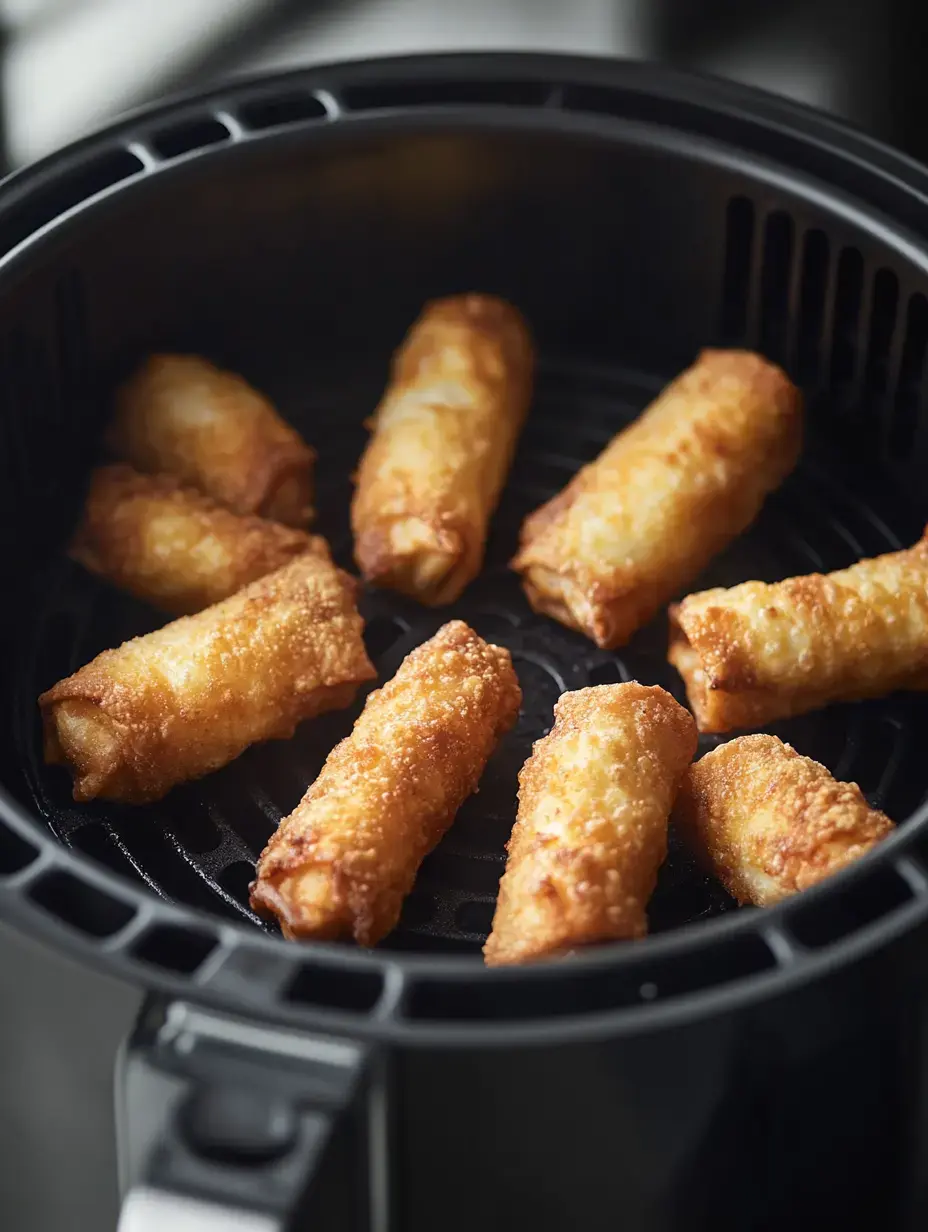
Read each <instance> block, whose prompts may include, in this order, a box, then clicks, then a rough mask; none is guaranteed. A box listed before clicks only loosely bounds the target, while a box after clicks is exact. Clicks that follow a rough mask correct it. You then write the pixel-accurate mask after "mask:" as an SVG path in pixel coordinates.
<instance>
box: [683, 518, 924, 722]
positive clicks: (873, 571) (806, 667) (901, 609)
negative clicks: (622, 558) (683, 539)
mask: <svg viewBox="0 0 928 1232" xmlns="http://www.w3.org/2000/svg"><path fill="white" fill-rule="evenodd" d="M667 658H668V660H669V661H670V662H671V663H672V664H673V665H674V667H676V669H677V671H678V672H679V673H680V675H681V676H682V677H683V680H684V683H685V684H686V691H687V697H688V699H689V703H690V707H691V708H692V710H693V713H694V714H695V715H696V721H697V723H698V724H699V728H700V731H705V732H727V731H733V730H735V729H737V728H743V727H762V726H764V725H765V724H767V723H770V722H772V721H773V720H774V719H780V718H786V717H788V716H790V715H795V714H802V713H804V712H806V711H808V710H816V709H818V708H819V707H821V706H825V705H828V704H829V703H831V702H837V701H856V700H859V699H862V698H867V697H879V696H882V695H884V694H886V693H891V692H894V691H896V690H898V689H911V690H923V689H925V688H928V538H925V537H923V538H922V539H921V540H920V541H919V542H918V543H917V544H915V546H914V547H911V548H907V549H905V550H904V551H901V552H889V553H887V554H886V555H884V556H877V557H874V558H873V559H871V560H861V561H858V562H857V564H856V565H852V566H851V567H850V568H849V569H842V570H840V571H838V572H836V573H830V574H820V573H812V574H808V575H807V576H804V577H794V578H787V579H786V580H785V581H782V582H775V583H773V584H771V585H768V584H767V583H765V582H743V583H742V584H741V585H740V586H733V587H732V588H731V589H729V590H724V589H714V590H704V591H702V592H700V593H698V594H693V595H688V596H687V597H686V598H685V599H684V600H683V601H682V602H681V603H679V604H676V605H675V606H673V607H671V609H670V647H669V650H668V654H667Z"/></svg>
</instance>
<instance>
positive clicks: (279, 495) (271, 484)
mask: <svg viewBox="0 0 928 1232" xmlns="http://www.w3.org/2000/svg"><path fill="white" fill-rule="evenodd" d="M106 444H107V446H108V448H109V449H110V450H111V451H112V452H113V454H114V455H115V456H116V457H117V458H120V459H122V460H123V461H125V462H131V463H132V465H133V466H134V467H136V468H137V469H138V470H140V471H149V472H151V473H158V472H164V473H166V474H170V475H176V476H177V477H178V478H179V479H182V480H183V481H184V482H185V483H189V484H193V486H194V487H197V488H200V490H201V491H203V492H205V493H206V494H207V496H211V497H212V498H213V499H214V500H217V501H219V502H220V504H222V505H226V506H227V507H228V508H229V509H231V510H233V511H234V512H235V513H256V514H260V516H261V517H265V518H272V519H273V520H274V521H275V522H284V523H286V524H287V525H288V526H306V525H308V523H309V522H310V520H311V519H312V516H313V508H312V468H313V463H314V461H315V457H316V455H315V452H314V451H313V450H312V449H310V447H309V446H308V445H307V444H306V442H305V441H304V440H303V439H302V438H301V437H300V435H299V433H298V432H296V430H295V429H294V428H291V427H290V425H289V424H287V423H285V422H284V420H283V419H281V417H280V415H278V413H277V411H276V410H275V409H274V407H273V406H272V405H271V404H270V402H269V401H268V400H267V398H265V397H264V396H263V395H262V394H259V393H258V392H257V390H255V389H252V387H251V386H250V385H249V384H248V382H247V381H245V380H243V378H242V377H240V376H236V375H235V374H234V373H232V372H224V371H222V370H221V369H219V368H216V367H214V366H213V364H211V363H209V362H208V361H207V360H205V359H200V358H199V357H198V356H196V355H152V356H151V358H150V359H148V361H147V362H146V363H144V364H143V365H142V367H141V368H140V369H139V370H138V372H136V373H135V375H134V376H133V377H132V378H131V379H130V380H129V381H128V382H127V383H126V384H125V385H124V386H123V387H122V389H120V391H119V393H118V395H117V399H116V414H115V416H114V418H113V421H112V423H111V424H110V426H109V430H108V432H107V435H106Z"/></svg>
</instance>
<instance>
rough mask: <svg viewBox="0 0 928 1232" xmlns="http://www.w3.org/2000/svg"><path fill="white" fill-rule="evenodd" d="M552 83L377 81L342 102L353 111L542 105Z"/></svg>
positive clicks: (350, 91) (346, 92)
mask: <svg viewBox="0 0 928 1232" xmlns="http://www.w3.org/2000/svg"><path fill="white" fill-rule="evenodd" d="M550 95H551V86H550V84H548V83H546V82H538V81H389V82H387V81H378V82H372V83H370V84H369V85H357V86H351V87H349V88H347V89H346V90H344V92H343V93H342V101H343V102H344V104H345V106H346V107H347V108H348V109H349V110H351V111H377V110H382V109H384V108H388V107H431V106H437V107H455V106H465V107H473V106H484V107H493V106H496V107H540V106H543V105H544V103H545V102H546V101H547V99H548V98H549V97H550Z"/></svg>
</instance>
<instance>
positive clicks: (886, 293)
mask: <svg viewBox="0 0 928 1232" xmlns="http://www.w3.org/2000/svg"><path fill="white" fill-rule="evenodd" d="M898 306H899V280H898V279H897V277H896V275H895V274H894V273H893V272H892V271H891V270H888V269H881V270H877V274H876V278H874V280H873V297H872V300H871V308H870V328H869V337H868V342H867V362H866V365H865V367H864V387H865V389H866V391H867V393H868V394H871V395H875V396H876V397H877V398H879V397H881V396H882V395H883V394H885V392H886V389H887V385H888V374H889V354H890V349H891V347H892V342H893V334H894V332H895V328H896V313H897V310H898Z"/></svg>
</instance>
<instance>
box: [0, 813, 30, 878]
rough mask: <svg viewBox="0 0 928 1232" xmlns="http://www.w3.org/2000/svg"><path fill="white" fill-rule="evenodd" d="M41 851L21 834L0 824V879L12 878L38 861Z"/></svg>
mask: <svg viewBox="0 0 928 1232" xmlns="http://www.w3.org/2000/svg"><path fill="white" fill-rule="evenodd" d="M38 855H39V850H38V848H37V847H33V845H32V843H30V842H27V840H26V839H24V838H23V837H22V835H21V834H17V833H16V831H15V830H11V829H9V828H8V827H7V826H5V825H2V824H0V877H12V876H13V875H14V874H15V873H21V872H22V871H23V869H24V868H28V867H29V865H30V864H31V863H32V862H33V860H35V859H37V858H38Z"/></svg>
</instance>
